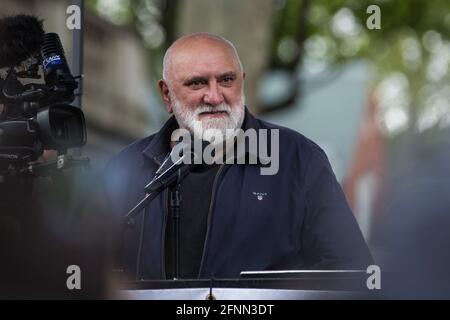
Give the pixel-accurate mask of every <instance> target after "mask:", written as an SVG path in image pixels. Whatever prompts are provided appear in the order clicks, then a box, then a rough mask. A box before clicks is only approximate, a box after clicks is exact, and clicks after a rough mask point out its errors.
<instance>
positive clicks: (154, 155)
mask: <svg viewBox="0 0 450 320" xmlns="http://www.w3.org/2000/svg"><path fill="white" fill-rule="evenodd" d="M177 128H179V125H178V123H177V121H176V119H175V117H174V116H171V117H170V118H169V119H168V120H167V121H166V122H165V123H164V125H163V126H162V128H161V129H160V130H159V131H158V132H157V133H156V134H155V136H154V137H153V139H152V141H151V142H150V143H149V144H148V146H147V147H146V148H145V149H144V151H142V154H143V155H144V156H145V157H147V158H149V159H151V160H153V161H154V162H155V163H157V164H158V165H160V164H161V163H162V162H163V160H164V158H165V156H166V155H167V153H168V152H169V151H170V144H169V141H170V138H171V135H172V132H173V131H174V130H175V129H177ZM242 128H243V129H244V131H246V130H248V129H254V130H256V132H257V135H256V136H257V140H258V144H259V136H258V129H261V125H260V123H259V121H258V120H257V119H256V118H255V117H254V116H253V115H252V114H251V113H250V111H248V108H247V107H245V116H244V123H243V124H242ZM268 141H270V139H268ZM269 147H270V146H269ZM240 156H242V155H240ZM244 156H245V157H251V158H254V157H256V159H257V162H258V163H259V164H266V163H268V161H269V160H268V159H266V158H263V157H260V156H259V155H258V154H257V153H255V152H253V150H252V149H250V148H249V146H248V143H246V144H245V155H244ZM237 157H239V155H237Z"/></svg>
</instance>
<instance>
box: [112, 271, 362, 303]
mask: <svg viewBox="0 0 450 320" xmlns="http://www.w3.org/2000/svg"><path fill="white" fill-rule="evenodd" d="M367 277H368V275H367V274H366V271H365V270H364V271H363V270H289V271H285V270H283V271H261V272H251V271H248V272H242V273H241V277H240V278H238V279H215V278H212V279H202V280H149V281H134V282H127V283H123V285H122V290H121V294H122V297H123V298H124V299H135V300H311V299H314V300H315V299H355V298H360V297H364V296H365V295H367V294H368V289H367V286H366V281H367Z"/></svg>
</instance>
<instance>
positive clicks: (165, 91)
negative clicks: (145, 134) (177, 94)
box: [158, 79, 173, 113]
mask: <svg viewBox="0 0 450 320" xmlns="http://www.w3.org/2000/svg"><path fill="white" fill-rule="evenodd" d="M158 87H159V93H160V94H161V98H162V100H163V102H164V105H165V106H166V110H167V112H169V113H172V112H173V109H172V103H171V101H170V96H169V86H168V85H167V83H166V82H165V81H164V80H163V79H161V80H159V81H158Z"/></svg>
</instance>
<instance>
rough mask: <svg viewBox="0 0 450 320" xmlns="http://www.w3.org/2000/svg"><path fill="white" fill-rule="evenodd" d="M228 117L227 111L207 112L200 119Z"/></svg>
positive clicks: (201, 114)
mask: <svg viewBox="0 0 450 320" xmlns="http://www.w3.org/2000/svg"><path fill="white" fill-rule="evenodd" d="M225 116H228V112H226V111H215V110H214V111H207V112H202V113H200V114H199V117H200V118H203V117H210V118H220V117H225Z"/></svg>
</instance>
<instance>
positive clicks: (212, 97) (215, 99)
mask: <svg viewBox="0 0 450 320" xmlns="http://www.w3.org/2000/svg"><path fill="white" fill-rule="evenodd" d="M223 101H224V97H223V94H222V90H221V88H220V87H219V86H218V84H217V82H215V81H214V82H211V83H210V85H209V87H208V92H206V94H205V95H204V96H203V102H204V103H207V104H210V105H219V104H221V103H222V102H223Z"/></svg>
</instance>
